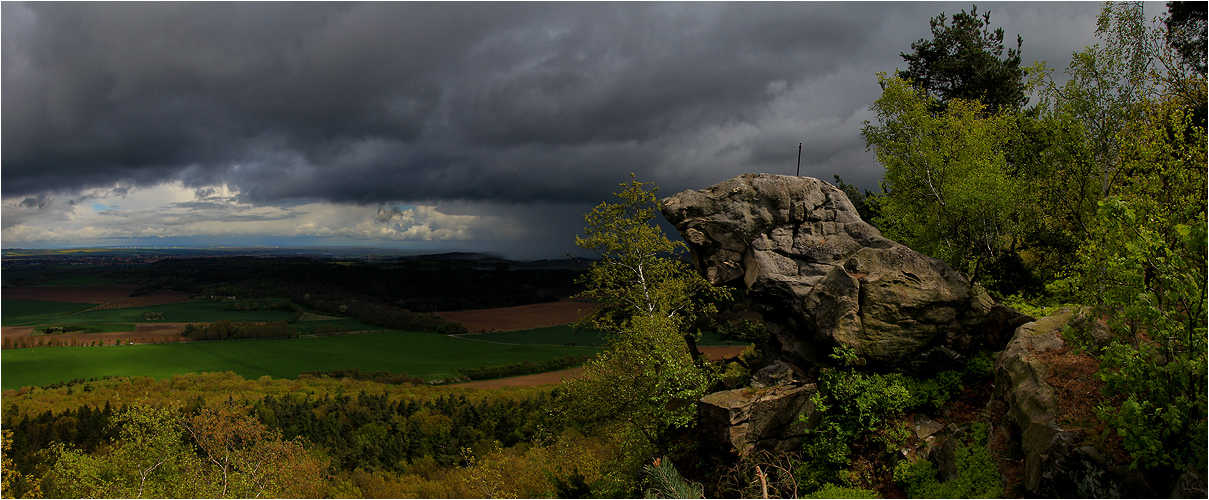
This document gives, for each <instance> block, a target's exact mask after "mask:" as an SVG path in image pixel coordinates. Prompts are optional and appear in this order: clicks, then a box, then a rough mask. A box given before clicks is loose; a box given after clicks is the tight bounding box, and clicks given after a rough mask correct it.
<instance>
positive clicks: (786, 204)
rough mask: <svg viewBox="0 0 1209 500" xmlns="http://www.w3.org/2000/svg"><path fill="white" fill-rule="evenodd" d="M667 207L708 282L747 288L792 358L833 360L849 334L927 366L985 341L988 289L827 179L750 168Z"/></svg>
mask: <svg viewBox="0 0 1209 500" xmlns="http://www.w3.org/2000/svg"><path fill="white" fill-rule="evenodd" d="M663 215H664V217H666V218H667V220H668V221H669V222H671V223H672V224H673V225H674V226H675V227H676V229H677V230H679V231H680V234H681V235H683V236H684V239H685V240H686V241H687V242H688V246H689V249H690V250H691V252H692V255H693V260H694V264H695V265H696V266H697V268H698V269H699V270H701V271H702V272H703V273H704V274H705V276H706V278H708V279H709V280H710V282H712V283H714V284H726V285H731V286H736V287H738V288H741V289H743V290H745V291H746V295H747V297H748V298H749V299H751V300H752V301H753V303H754V304H755V305H756V306H757V307H759V308H760V310H761V311H762V313H763V314H764V319H765V322H766V324H767V325H768V327H769V331H770V333H771V334H772V340H771V341H770V345H771V346H772V348H773V349H775V350H777V351H779V352H776V353H775V354H776V355H777V356H778V357H780V358H781V359H785V360H787V361H789V362H791V363H793V364H796V365H798V366H802V367H806V366H810V365H812V364H816V363H819V362H825V361H826V360H827V358H826V356H827V355H828V354H830V353H831V349H832V347H834V346H836V345H841V344H842V345H846V346H850V347H852V348H854V349H855V350H856V353H857V355H859V356H861V357H863V358H865V360H866V361H867V362H868V363H870V364H871V365H873V367H879V368H884V369H901V370H905V371H909V372H928V371H935V370H940V369H944V368H946V367H948V366H949V364H950V363H951V362H952V361H954V360H956V359H958V358H960V355H959V354H960V352H961V351H972V350H974V349H978V348H985V347H987V345H985V344H987V342H985V341H983V339H984V338H985V337H987V336H986V335H985V334H984V333H983V331H982V330H983V329H982V328H981V327H982V324H983V322H984V320H985V319H986V317H987V315H988V313H989V312H990V311H991V310H992V307H993V306H994V303H993V302H992V301H991V300H990V298H989V297H988V296H987V295H986V293H985V292H982V291H981V290H980V289H978V290H976V289H973V288H972V287H971V286H970V283H969V281H968V280H967V279H966V278H965V277H964V276H962V275H961V274H960V273H958V272H956V271H954V270H953V269H952V268H950V267H949V266H948V265H946V264H945V263H944V262H941V261H939V260H936V259H932V258H930V257H927V256H925V255H922V254H920V253H918V252H915V251H913V250H911V249H909V248H907V247H905V246H903V245H900V244H898V243H896V242H894V241H892V240H889V239H886V238H884V237H882V235H881V233H880V232H879V231H878V230H877V229H876V228H874V227H873V226H870V225H869V224H867V223H865V222H864V221H862V220H861V219H860V216H859V215H858V214H857V212H856V209H855V208H853V206H852V203H851V202H850V201H848V198H847V196H845V195H844V193H843V192H842V191H840V190H839V189H837V188H835V187H833V186H831V185H830V184H827V183H826V182H823V181H820V180H818V179H814V178H809V177H791V176H783V175H767V174H746V175H742V176H739V177H735V178H733V179H730V180H727V181H724V182H722V183H719V184H716V185H714V186H712V187H709V188H707V189H703V190H700V191H685V192H683V193H679V194H677V195H674V196H671V197H669V198H667V199H665V200H663ZM1006 323H1009V324H1010V327H1011V328H1014V327H1015V326H1016V324H1011V323H1013V321H1011V320H1008V321H1006ZM1009 331H1010V330H1009ZM990 337H994V335H991V336H990ZM1004 340H1006V338H1004ZM1000 345H1002V344H1000Z"/></svg>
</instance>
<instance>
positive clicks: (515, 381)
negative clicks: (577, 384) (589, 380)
mask: <svg viewBox="0 0 1209 500" xmlns="http://www.w3.org/2000/svg"><path fill="white" fill-rule="evenodd" d="M745 347H746V346H720V347H701V348H699V349H700V350H701V354H704V355H706V356H707V357H709V359H711V360H715V361H717V360H720V359H724V358H730V357H734V356H738V355H739V353H740V352H742V351H743V349H744V348H745ZM582 371H583V367H576V368H568V369H566V370H558V371H553V372H546V373H535V374H533V375H521V376H518V377H508V378H497V379H495V380H476V381H474V382H462V383H460V384H450V385H453V386H457V387H474V388H478V389H499V388H500V387H530V386H537V385H546V384H557V383H560V382H562V381H563V380H566V379H571V378H575V376H576V375H579V372H582Z"/></svg>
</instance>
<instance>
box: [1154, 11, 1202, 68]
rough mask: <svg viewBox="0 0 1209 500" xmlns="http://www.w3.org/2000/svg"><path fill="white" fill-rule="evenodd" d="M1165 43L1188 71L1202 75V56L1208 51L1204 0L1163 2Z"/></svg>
mask: <svg viewBox="0 0 1209 500" xmlns="http://www.w3.org/2000/svg"><path fill="white" fill-rule="evenodd" d="M1167 14H1168V15H1167V17H1166V19H1164V20H1163V23H1164V24H1166V25H1167V34H1166V40H1167V44H1168V45H1170V46H1171V48H1173V49H1175V51H1176V52H1177V53H1178V54H1179V56H1180V60H1181V62H1182V63H1183V64H1184V65H1185V66H1187V67H1188V68H1189V69H1191V70H1192V71H1195V72H1197V73H1201V74H1204V73H1205V72H1206V71H1209V68H1206V66H1205V56H1206V53H1207V52H1209V42H1207V41H1206V40H1207V39H1209V26H1207V21H1206V16H1209V4H1206V3H1205V2H1167Z"/></svg>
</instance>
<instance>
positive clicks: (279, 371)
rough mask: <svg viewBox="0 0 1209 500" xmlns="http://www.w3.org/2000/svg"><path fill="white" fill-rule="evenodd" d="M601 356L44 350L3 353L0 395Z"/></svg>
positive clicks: (446, 341)
mask: <svg viewBox="0 0 1209 500" xmlns="http://www.w3.org/2000/svg"><path fill="white" fill-rule="evenodd" d="M595 352H597V350H596V349H593V348H591V347H564V346H548V345H506V344H496V343H488V342H475V341H471V340H466V339H459V338H454V337H448V336H444V335H438V334H433V333H426V332H406V331H399V330H392V331H386V332H375V333H366V334H358V335H339V336H332V337H317V338H298V339H275V340H239V341H225V342H190V343H181V344H145V345H123V346H105V347H39V348H32V349H9V350H6V351H4V356H3V359H2V360H0V366H2V372H3V377H2V378H0V389H5V390H7V389H16V388H20V387H24V386H31V385H32V386H42V385H48V384H52V383H54V382H59V381H65V380H71V379H75V378H93V377H103V376H107V375H122V376H140V375H144V376H150V377H153V378H156V379H164V378H168V377H171V376H173V375H178V374H185V373H193V372H216V371H217V372H222V371H232V372H235V373H238V374H240V375H242V376H244V377H248V378H253V379H254V378H259V377H261V376H264V375H268V376H270V377H273V378H294V377H297V376H298V374H299V373H301V372H303V371H316V370H336V369H347V368H358V369H360V370H363V371H378V370H386V371H391V372H395V373H407V374H409V375H412V376H418V377H423V378H425V379H428V380H431V379H440V378H445V377H448V376H450V375H451V374H452V373H453V371H454V370H457V369H459V368H479V367H482V366H485V365H501V364H507V363H516V362H521V361H526V360H531V361H544V360H548V359H552V358H555V357H558V356H574V355H583V354H593V353H595Z"/></svg>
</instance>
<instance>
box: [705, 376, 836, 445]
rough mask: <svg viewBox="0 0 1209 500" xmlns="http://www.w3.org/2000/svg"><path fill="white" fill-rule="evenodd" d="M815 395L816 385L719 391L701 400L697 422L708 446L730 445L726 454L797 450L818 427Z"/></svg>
mask: <svg viewBox="0 0 1209 500" xmlns="http://www.w3.org/2000/svg"><path fill="white" fill-rule="evenodd" d="M815 392H817V389H816V387H815V385H814V384H807V385H778V386H774V387H765V388H759V389H732V390H729V391H722V392H715V393H713V394H709V395H706V396H705V397H704V398H701V402H700V403H699V404H698V405H697V408H698V412H699V415H698V419H697V422H698V425H699V428H700V429H701V432H702V433H703V434H704V437H705V438H706V439H705V442H706V443H710V444H711V445H713V446H729V447H730V450H726V451H734V452H736V453H738V454H740V455H746V454H749V453H751V452H752V451H753V450H757V449H765V450H773V451H789V450H796V449H798V448H799V447H800V446H801V445H802V440H803V439H804V437H805V435H806V429H807V428H810V427H811V426H812V425H818V421H817V420H818V418H817V417H816V416H815V413H814V404H813V403H812V402H811V397H812V396H814V394H815ZM799 417H801V418H799ZM812 420H813V422H812Z"/></svg>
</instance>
